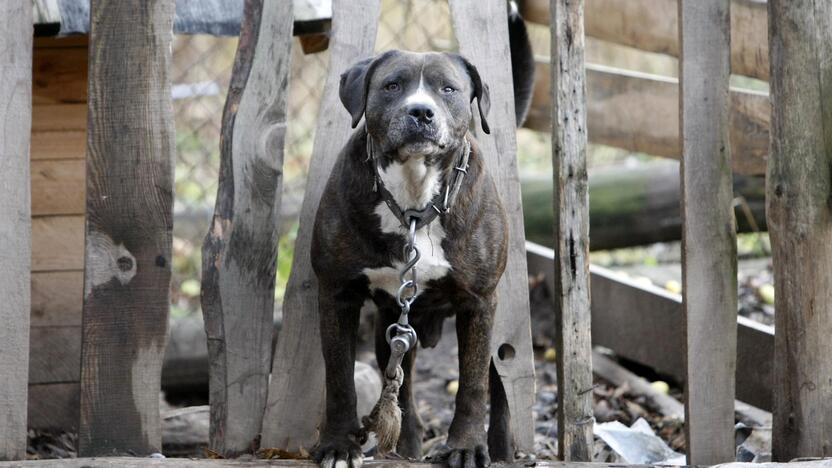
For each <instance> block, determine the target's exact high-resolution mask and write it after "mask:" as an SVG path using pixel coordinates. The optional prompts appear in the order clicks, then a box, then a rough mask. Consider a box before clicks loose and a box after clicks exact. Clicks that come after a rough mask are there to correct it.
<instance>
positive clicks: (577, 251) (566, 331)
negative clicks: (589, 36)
mask: <svg viewBox="0 0 832 468" xmlns="http://www.w3.org/2000/svg"><path fill="white" fill-rule="evenodd" d="M550 8H551V17H552V25H551V34H552V59H551V63H552V67H551V73H552V76H551V80H552V91H551V92H552V127H553V129H552V168H553V169H554V204H555V223H554V224H555V225H554V232H555V244H554V245H555V254H556V260H555V312H556V314H557V330H556V331H557V333H556V336H557V351H558V353H557V356H558V357H557V360H558V403H559V404H558V442H559V450H560V458H561V459H562V460H564V461H592V445H593V444H592V442H593V438H592V426H593V423H594V422H595V419H594V418H593V416H592V340H591V321H590V320H591V311H590V291H589V192H588V183H587V172H586V145H587V135H586V68H585V66H584V1H583V0H551V3H550Z"/></svg>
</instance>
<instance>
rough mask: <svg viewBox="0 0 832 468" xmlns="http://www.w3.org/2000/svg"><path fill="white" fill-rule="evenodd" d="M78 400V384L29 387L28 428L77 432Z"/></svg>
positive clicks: (79, 386) (79, 391)
mask: <svg viewBox="0 0 832 468" xmlns="http://www.w3.org/2000/svg"><path fill="white" fill-rule="evenodd" d="M80 398H81V384H79V383H78V382H72V383H49V384H37V385H29V405H28V414H29V427H30V428H33V429H42V430H57V431H76V430H78V419H79V416H80V413H79V406H80Z"/></svg>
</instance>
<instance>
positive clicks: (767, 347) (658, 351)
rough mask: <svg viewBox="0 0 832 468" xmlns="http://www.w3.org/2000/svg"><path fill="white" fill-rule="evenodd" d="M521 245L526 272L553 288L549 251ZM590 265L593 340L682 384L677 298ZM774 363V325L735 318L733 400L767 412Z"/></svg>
mask: <svg viewBox="0 0 832 468" xmlns="http://www.w3.org/2000/svg"><path fill="white" fill-rule="evenodd" d="M526 246H527V252H528V262H529V275H531V276H536V275H538V274H540V273H543V274H544V275H545V278H546V283H547V287H548V288H549V290H550V291H554V287H555V282H554V279H553V276H554V270H553V266H554V258H555V254H554V251H552V249H549V248H546V247H543V246H540V245H537V244H532V243H530V242H527V243H526ZM589 270H590V275H591V282H592V325H593V326H592V343H593V344H594V345H596V346H603V347H605V348H609V349H611V350H614V351H615V353H616V354H617V355H618V356H620V357H623V358H626V359H629V360H631V361H635V362H638V363H641V364H643V365H645V366H648V367H651V368H653V369H654V370H655V371H656V372H657V373H659V374H660V375H664V376H667V377H668V378H671V379H673V380H675V381H676V382H679V383H684V381H685V371H684V369H685V358H684V353H683V349H682V346H681V345H680V343H682V342H684V339H685V338H684V337H685V329H684V322H685V313H684V309H683V308H682V297H681V296H680V295H678V294H671V293H669V292H667V291H665V290H664V289H662V288H658V287H656V286H651V285H646V286H645V285H642V284H638V283H635V282H634V281H632V280H629V279H625V278H623V277H622V276H621V275H618V274H616V273H615V272H613V271H610V270H608V269H606V268H602V267H599V266H597V265H591V266H590V269H589ZM773 364H774V327H770V326H767V325H762V324H760V323H758V322H755V321H753V320H750V319H747V318H745V317H737V372H736V381H737V399H739V400H740V401H743V402H746V403H749V404H751V405H754V406H756V407H758V408H762V409H765V410H769V411H771V408H772V395H771V389H772V386H773V385H774V372H773V370H772V369H773Z"/></svg>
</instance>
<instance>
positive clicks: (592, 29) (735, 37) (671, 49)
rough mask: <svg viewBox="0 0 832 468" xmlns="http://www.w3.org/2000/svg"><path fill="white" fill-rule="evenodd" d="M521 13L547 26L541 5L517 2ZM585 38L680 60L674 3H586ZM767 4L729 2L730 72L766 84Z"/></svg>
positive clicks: (543, 4)
mask: <svg viewBox="0 0 832 468" xmlns="http://www.w3.org/2000/svg"><path fill="white" fill-rule="evenodd" d="M519 3H520V12H521V14H523V17H524V18H526V19H527V20H529V21H532V22H535V23H541V24H549V4H548V2H547V1H546V0H522V1H521V2H519ZM585 17H586V34H587V36H590V37H594V38H597V39H602V40H605V41H609V42H614V43H617V44H622V45H626V46H630V47H635V48H637V49H641V50H646V51H648V52H656V53H660V54H668V55H672V56H674V57H678V56H679V34H678V20H677V17H676V0H626V1H621V0H587V2H586V14H585ZM767 21H768V19H767V15H766V4H765V1H761V0H732V1H731V70H732V72H733V73H734V74H736V75H745V76H750V77H754V78H759V79H761V80H767V79H768V74H769V73H768V37H767V36H766V23H767Z"/></svg>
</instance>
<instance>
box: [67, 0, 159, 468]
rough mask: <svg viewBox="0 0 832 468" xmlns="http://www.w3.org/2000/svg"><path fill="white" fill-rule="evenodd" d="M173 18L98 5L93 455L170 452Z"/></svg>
mask: <svg viewBox="0 0 832 468" xmlns="http://www.w3.org/2000/svg"><path fill="white" fill-rule="evenodd" d="M173 12H174V2H173V1H172V0H152V1H147V2H138V3H135V2H129V3H128V2H121V1H116V0H93V2H92V3H91V13H90V21H91V33H90V61H89V65H90V72H89V75H90V87H89V113H90V118H89V132H88V157H87V223H86V227H87V232H86V252H85V255H86V256H85V260H86V261H85V265H86V268H85V274H84V288H85V292H84V310H83V313H84V317H83V344H82V353H81V365H82V367H81V421H80V428H79V435H78V440H79V453H80V454H82V455H99V454H113V453H124V452H128V451H129V452H131V453H135V454H148V453H151V452H158V451H160V450H161V435H160V428H159V389H160V387H161V384H160V379H161V377H160V376H161V369H162V356H163V354H164V347H165V341H166V337H167V326H168V307H169V305H168V290H169V287H170V275H171V239H172V234H171V231H172V224H173V223H172V218H173V213H172V208H173V177H172V169H173V163H172V162H173V155H174V130H173V111H172V103H171V95H170V71H169V70H170V62H171V40H172V38H173V33H172V30H173V25H172V23H173ZM125 57H129V60H125Z"/></svg>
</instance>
